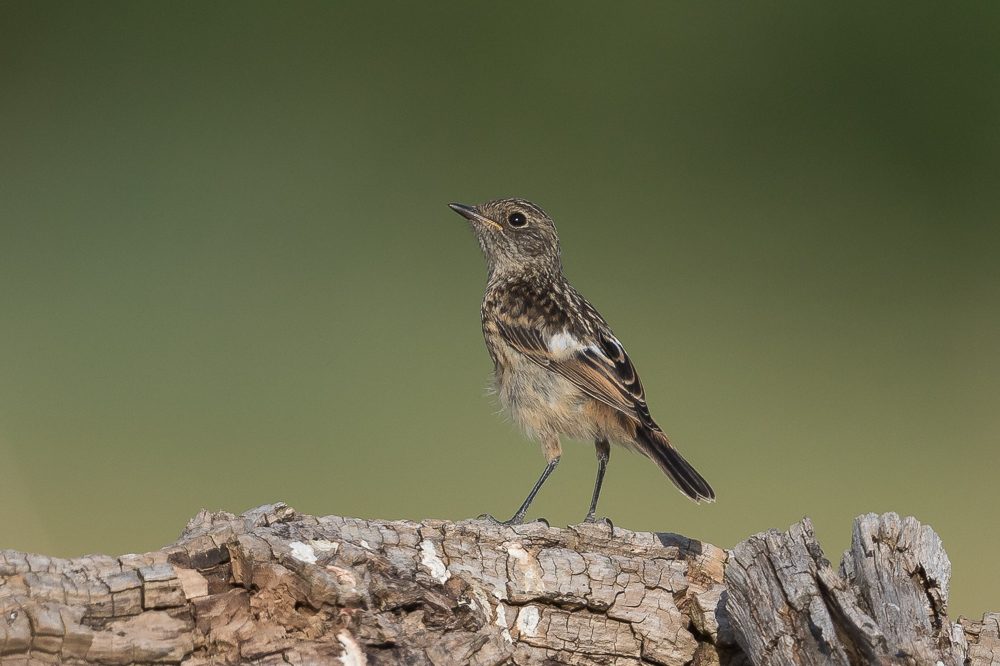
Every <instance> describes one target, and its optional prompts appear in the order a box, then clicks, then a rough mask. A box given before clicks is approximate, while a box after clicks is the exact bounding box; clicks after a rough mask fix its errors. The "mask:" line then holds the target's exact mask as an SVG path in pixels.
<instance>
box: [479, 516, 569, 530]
mask: <svg viewBox="0 0 1000 666" xmlns="http://www.w3.org/2000/svg"><path fill="white" fill-rule="evenodd" d="M478 519H479V520H485V521H486V522H488V523H492V524H494V525H503V526H504V527H513V526H514V525H523V524H524V518H523V517H522V516H514V517H513V518H511V519H510V520H497V519H496V518H494V517H493V516H491V515H490V514H488V513H482V514H480V515H479V518H478ZM528 522H529V523H545V526H546V527H551V525H549V521H547V520H545V519H544V518H535V519H534V520H529V521H528Z"/></svg>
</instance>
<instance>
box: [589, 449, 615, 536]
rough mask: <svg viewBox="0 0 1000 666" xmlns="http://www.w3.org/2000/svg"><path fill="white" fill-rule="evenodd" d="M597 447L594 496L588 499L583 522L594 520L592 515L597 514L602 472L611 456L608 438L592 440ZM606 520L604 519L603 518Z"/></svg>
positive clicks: (604, 470)
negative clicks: (588, 505)
mask: <svg viewBox="0 0 1000 666" xmlns="http://www.w3.org/2000/svg"><path fill="white" fill-rule="evenodd" d="M594 444H595V446H596V447H597V481H596V483H594V498H593V499H592V500H590V511H588V512H587V517H586V518H584V519H583V520H584V522H587V523H593V522H596V521H595V519H594V516H596V515H597V500H598V498H599V497H600V496H601V486H602V485H604V472H606V471H607V469H608V458H610V457H611V445H610V444H608V440H606V439H600V440H598V441H596V442H594ZM605 520H606V519H605Z"/></svg>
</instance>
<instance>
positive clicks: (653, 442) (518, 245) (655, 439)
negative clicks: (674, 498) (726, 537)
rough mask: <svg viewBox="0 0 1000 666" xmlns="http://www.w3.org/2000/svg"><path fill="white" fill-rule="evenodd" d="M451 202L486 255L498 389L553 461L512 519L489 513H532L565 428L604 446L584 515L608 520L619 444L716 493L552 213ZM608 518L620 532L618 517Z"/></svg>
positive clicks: (700, 497) (701, 494)
mask: <svg viewBox="0 0 1000 666" xmlns="http://www.w3.org/2000/svg"><path fill="white" fill-rule="evenodd" d="M448 206H449V207H450V208H451V209H452V210H454V211H455V212H456V213H458V214H459V215H461V216H462V217H464V218H465V219H466V220H468V223H469V225H470V226H471V228H472V230H473V232H475V235H476V239H477V240H478V242H479V247H480V249H481V250H482V253H483V255H484V256H485V258H486V267H487V281H486V292H485V294H484V295H483V302H482V311H481V315H482V327H483V338H484V339H485V341H486V349H487V351H489V354H490V358H491V359H492V361H493V367H494V372H493V387H492V388H493V390H494V391H495V393H496V395H497V396H498V399H499V402H500V405H501V407H502V408H503V409H504V411H506V412H507V413H509V414H510V416H511V417H512V418H513V421H514V422H515V423H516V424H517V425H518V426H519V427H520V428H521V429H522V431H523V432H524V433H525V435H526V436H528V437H529V438H532V439H538V440H539V442H540V444H541V448H542V454H543V455H544V456H545V463H546V464H545V470H544V471H543V472H542V475H541V477H539V479H538V482H537V483H536V484H535V486H534V488H532V490H531V492H530V493H529V494H528V497H527V498H526V499H525V500H524V503H523V504H521V507H520V508H519V509H518V510H517V513H515V514H514V516H513V517H512V518H511V519H510V520H506V521H498V520H496V519H495V518H493V517H492V516H490V515H489V514H483V515H482V516H480V518H486V519H489V520H492V521H494V522H496V523H499V524H501V525H520V524H522V523H523V522H524V518H525V515H526V514H527V512H528V507H529V506H530V505H531V503H532V501H533V500H534V499H535V495H537V494H538V491H539V490H540V489H541V487H542V485H543V484H544V483H545V480H546V479H548V478H549V475H550V474H552V472H553V471H554V470H555V468H556V466H557V465H558V464H559V460H560V457H561V456H562V444H561V442H560V435H565V436H566V437H568V438H570V439H575V440H579V441H584V442H591V441H592V442H594V445H595V449H596V453H597V480H596V481H595V483H594V494H593V497H592V499H591V502H590V509H589V511H588V512H587V516H586V518H585V519H584V522H588V523H594V522H598V521H597V518H596V515H597V501H598V498H599V497H600V495H601V486H602V484H603V483H604V475H605V472H606V470H607V465H608V460H609V458H610V455H611V446H610V443H614V444H616V445H619V446H622V447H624V448H625V449H628V450H631V451H634V452H638V453H641V454H643V455H644V456H646V457H647V458H649V459H650V460H652V461H653V462H654V463H656V465H657V466H658V467H659V468H660V469H661V470H662V471H663V473H664V474H665V475H666V476H667V478H668V479H670V480H671V481H672V482H673V484H674V485H675V486H676V487H677V489H678V490H679V491H680V492H681V493H682V494H684V495H686V496H687V497H688V498H690V499H692V500H693V501H694V502H695V503H700V502H703V501H704V502H714V501H715V491H714V490H712V487H711V486H710V485H709V484H708V482H707V481H706V480H705V479H704V478H703V477H702V476H701V474H699V473H698V472H697V471H696V470H695V469H694V467H692V466H691V465H690V463H688V462H687V461H686V460H685V459H684V458H683V457H682V456H681V454H680V453H678V451H677V449H675V448H674V446H673V444H671V442H670V440H669V439H668V438H667V436H666V435H665V434H664V433H663V430H662V429H661V428H660V426H659V425H658V424H657V423H656V421H654V420H653V417H652V416H650V413H649V408H648V407H647V405H646V395H645V391H644V390H643V387H642V382H641V381H640V380H639V375H638V373H637V372H636V370H635V366H633V365H632V361H631V360H630V359H629V356H628V354H627V353H626V352H625V348H624V347H623V346H622V344H621V342H619V341H618V338H617V337H615V334H614V333H613V332H612V330H611V327H610V326H609V325H608V323H607V322H606V321H605V320H604V318H603V317H602V316H601V315H600V314H599V313H598V312H597V310H596V309H595V308H594V306H593V305H591V304H590V302H589V301H588V300H587V299H586V298H584V297H583V296H581V295H580V293H579V292H577V291H576V289H574V288H573V287H572V286H571V285H570V283H569V282H568V281H567V280H566V278H565V277H564V276H563V269H562V258H561V252H560V248H559V237H558V235H557V233H556V227H555V224H554V223H553V221H552V218H550V217H549V216H548V215H546V213H545V211H543V210H542V209H541V208H539V207H538V206H536V205H535V204H533V203H531V202H530V201H526V200H525V199H497V200H494V201H487V202H485V203H481V204H479V205H477V206H466V205H463V204H457V203H451V204H448ZM539 520H542V521H544V519H539ZM602 521H603V522H606V523H608V524H609V525H610V526H611V530H612V534H613V533H614V525H613V524H612V523H611V521H610V520H608V519H607V518H603V519H602Z"/></svg>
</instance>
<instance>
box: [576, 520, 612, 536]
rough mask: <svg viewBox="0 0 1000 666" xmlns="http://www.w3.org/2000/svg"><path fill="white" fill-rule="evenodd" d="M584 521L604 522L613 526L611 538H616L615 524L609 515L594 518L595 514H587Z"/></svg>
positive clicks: (610, 526)
mask: <svg viewBox="0 0 1000 666" xmlns="http://www.w3.org/2000/svg"><path fill="white" fill-rule="evenodd" d="M583 522H585V523H604V524H605V525H607V526H608V527H609V528H611V538H614V536H615V524H614V523H612V522H611V519H610V518H608V517H607V516H604V517H603V518H594V516H587V517H586V518H584V519H583Z"/></svg>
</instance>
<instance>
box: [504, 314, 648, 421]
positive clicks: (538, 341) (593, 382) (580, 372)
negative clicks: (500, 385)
mask: <svg viewBox="0 0 1000 666" xmlns="http://www.w3.org/2000/svg"><path fill="white" fill-rule="evenodd" d="M498 326H499V329H500V334H501V335H502V336H503V338H504V340H505V341H506V342H507V344H508V345H510V346H511V347H513V348H514V349H515V350H517V351H518V352H520V353H522V354H524V355H525V356H527V357H528V358H529V359H531V360H532V361H533V362H535V363H537V364H538V365H540V366H542V367H543V368H548V369H549V370H552V371H553V372H556V373H558V374H560V375H562V376H563V377H565V378H566V379H568V380H569V381H571V382H572V383H573V384H575V385H576V386H577V387H578V388H579V389H580V390H582V391H584V392H585V393H587V394H588V395H590V396H591V397H593V398H595V399H597V400H600V401H601V402H603V403H605V404H607V405H609V406H611V407H614V408H615V409H617V410H618V411H620V412H622V413H624V414H627V415H628V416H631V417H632V418H634V419H636V420H637V421H639V422H640V423H642V424H643V425H645V426H647V427H649V428H652V429H653V430H659V429H660V428H659V426H657V425H656V422H655V421H653V418H652V417H651V416H650V415H649V408H648V407H646V394H645V392H644V391H643V388H642V382H641V381H639V375H638V373H637V372H636V371H635V366H633V365H632V361H631V360H629V357H628V354H626V353H625V349H624V347H622V345H621V343H620V342H618V340H617V339H616V338H615V336H613V335H611V334H610V333H609V332H604V331H598V332H597V334H596V335H595V336H586V338H585V339H584V340H580V339H579V338H578V337H577V336H574V335H573V334H571V333H570V332H569V331H558V332H554V333H553V332H550V331H545V330H541V329H538V328H534V327H527V326H522V325H519V324H506V323H502V324H499V325H498ZM579 337H584V336H579Z"/></svg>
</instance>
